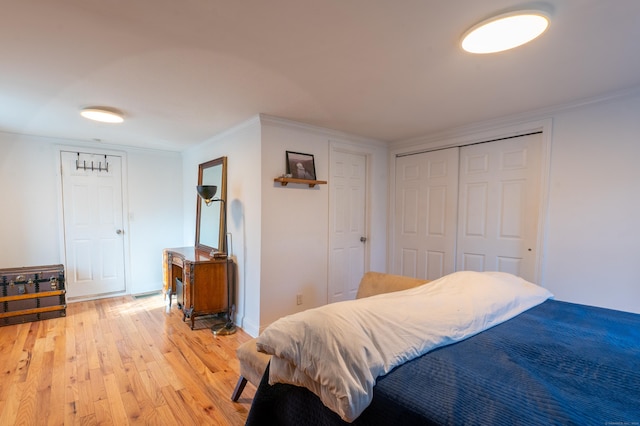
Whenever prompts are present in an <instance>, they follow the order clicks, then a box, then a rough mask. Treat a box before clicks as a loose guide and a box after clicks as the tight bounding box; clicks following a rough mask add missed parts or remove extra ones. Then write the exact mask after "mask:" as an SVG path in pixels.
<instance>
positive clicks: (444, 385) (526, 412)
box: [247, 300, 640, 425]
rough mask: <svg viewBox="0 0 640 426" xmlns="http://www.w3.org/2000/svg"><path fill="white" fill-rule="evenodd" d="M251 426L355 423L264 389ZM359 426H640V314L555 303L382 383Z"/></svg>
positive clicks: (285, 389) (299, 393) (309, 400)
mask: <svg viewBox="0 0 640 426" xmlns="http://www.w3.org/2000/svg"><path fill="white" fill-rule="evenodd" d="M247 424H248V425H262V424H269V425H275V424H283V425H284V424H289V425H344V424H347V423H345V422H343V421H342V420H341V419H340V418H339V417H338V416H337V415H336V414H335V413H333V412H331V411H330V410H328V409H327V408H326V407H324V406H323V405H322V403H321V402H320V400H319V399H318V398H317V397H315V395H313V394H312V393H311V392H309V391H307V390H306V389H302V388H298V387H294V386H289V385H275V386H269V385H268V383H267V382H266V380H263V383H262V384H261V385H260V386H259V388H258V391H257V392H256V396H255V398H254V402H253V406H252V408H251V412H250V413H249V418H248V421H247ZM352 424H353V425H428V424H438V425H518V424H520V425H543V424H544V425H546V424H557V425H572V424H573V425H606V424H609V425H614V424H626V425H634V424H635V425H640V315H637V314H630V313H626V312H620V311H613V310H608V309H601V308H595V307H590V306H583V305H576V304H571V303H566V302H559V301H554V300H549V301H546V302H544V303H543V304H541V305H539V306H536V307H535V308H532V309H530V310H528V311H526V312H524V313H522V314H520V315H518V316H517V317H515V318H513V319H511V320H509V321H507V322H505V323H503V324H500V325H498V326H496V327H493V328H491V329H489V330H486V331H484V332H482V333H480V334H478V335H476V336H474V337H471V338H469V339H467V340H464V341H462V342H459V343H456V344H453V345H450V346H447V347H443V348H439V349H436V350H434V351H432V352H430V353H428V354H426V355H424V356H422V357H420V358H417V359H415V360H413V361H410V362H408V363H406V364H404V365H401V366H399V367H397V368H396V369H394V370H393V371H391V372H390V373H389V374H387V375H386V376H384V377H381V378H379V379H378V381H377V383H376V386H375V388H374V397H373V402H372V403H371V405H370V406H369V407H368V408H367V409H366V410H365V411H364V412H363V414H362V415H361V416H360V417H359V418H358V419H356V421H355V422H354V423H352Z"/></svg>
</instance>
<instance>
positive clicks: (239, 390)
mask: <svg viewBox="0 0 640 426" xmlns="http://www.w3.org/2000/svg"><path fill="white" fill-rule="evenodd" d="M246 384H247V379H245V378H244V377H242V376H240V378H239V379H238V383H236V388H235V389H234V390H233V394H232V395H231V400H232V401H233V402H237V401H238V398H240V394H241V393H242V391H243V390H244V387H245V385H246Z"/></svg>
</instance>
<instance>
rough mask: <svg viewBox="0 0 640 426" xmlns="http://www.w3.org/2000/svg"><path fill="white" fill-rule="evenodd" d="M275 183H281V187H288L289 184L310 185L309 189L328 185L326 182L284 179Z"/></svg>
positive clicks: (278, 179)
mask: <svg viewBox="0 0 640 426" xmlns="http://www.w3.org/2000/svg"><path fill="white" fill-rule="evenodd" d="M273 181H274V182H280V185H282V186H287V184H288V183H301V184H304V185H309V188H313V187H314V186H316V185H326V183H327V181H326V180H310V179H296V178H284V177H279V178H275V179H274V180H273Z"/></svg>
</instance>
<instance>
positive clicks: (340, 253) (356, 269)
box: [328, 150, 367, 303]
mask: <svg viewBox="0 0 640 426" xmlns="http://www.w3.org/2000/svg"><path fill="white" fill-rule="evenodd" d="M331 156H332V159H331V171H330V179H329V185H330V186H329V194H330V195H329V196H330V197H331V198H330V206H329V209H330V214H329V229H330V233H331V234H330V256H329V287H328V291H329V298H328V299H329V303H332V302H339V301H342V300H350V299H355V297H356V293H357V292H358V285H359V284H360V280H361V279H362V275H364V270H365V252H366V250H365V248H366V237H367V234H366V187H367V185H366V175H367V170H366V156H365V155H363V154H353V153H347V152H342V151H336V150H334V151H332V155H331Z"/></svg>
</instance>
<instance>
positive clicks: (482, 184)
mask: <svg viewBox="0 0 640 426" xmlns="http://www.w3.org/2000/svg"><path fill="white" fill-rule="evenodd" d="M541 138H542V134H533V135H527V136H521V137H517V138H511V139H506V140H503V141H494V142H490V143H483V144H477V145H470V146H466V147H463V148H461V151H460V182H459V188H460V189H459V193H460V196H459V206H458V209H459V214H458V241H457V267H456V269H457V270H473V271H504V272H510V273H512V274H515V275H518V276H521V277H523V278H525V279H527V280H530V281H534V280H535V279H536V273H535V271H536V253H535V249H536V246H537V236H538V232H537V227H538V216H539V206H540V204H539V203H540V171H541V168H540V161H541V145H542V144H541Z"/></svg>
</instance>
